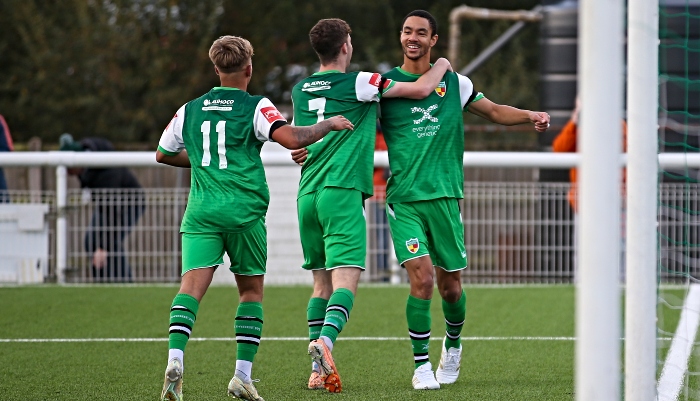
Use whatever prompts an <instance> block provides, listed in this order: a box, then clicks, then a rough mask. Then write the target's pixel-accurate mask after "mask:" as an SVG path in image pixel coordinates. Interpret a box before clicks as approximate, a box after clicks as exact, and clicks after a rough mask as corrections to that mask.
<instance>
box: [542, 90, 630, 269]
mask: <svg viewBox="0 0 700 401" xmlns="http://www.w3.org/2000/svg"><path fill="white" fill-rule="evenodd" d="M580 115H581V101H580V99H579V98H578V97H576V105H575V107H574V111H573V112H572V113H571V118H570V119H569V121H568V122H567V123H566V125H564V128H562V130H561V131H560V132H559V134H557V136H556V137H555V138H554V141H553V142H552V150H554V151H555V152H577V151H578V148H577V141H578V121H579V119H580ZM622 151H623V152H627V123H626V122H625V121H624V120H622ZM625 176H626V173H625V171H624V170H623V174H622V179H623V182H624V181H625V178H626V177H625ZM569 181H570V182H571V188H570V189H569V194H568V200H569V205H571V209H572V210H573V211H574V233H575V232H576V230H577V228H576V226H577V225H578V189H577V170H576V168H575V167H574V168H572V169H571V170H569ZM621 206H622V208H621V211H620V221H621V224H620V226H621V227H620V230H621V236H620V238H622V244H621V247H620V250H621V253H620V280H621V281H622V282H624V279H625V278H624V276H625V273H624V270H625V268H624V266H625V264H624V263H625V207H624V197H623V200H622V205H621ZM577 237H578V236H577V235H576V234H574V244H576V241H577ZM576 248H578V246H577V245H576ZM575 260H576V255H574V261H575ZM573 280H574V282H576V262H574V277H573Z"/></svg>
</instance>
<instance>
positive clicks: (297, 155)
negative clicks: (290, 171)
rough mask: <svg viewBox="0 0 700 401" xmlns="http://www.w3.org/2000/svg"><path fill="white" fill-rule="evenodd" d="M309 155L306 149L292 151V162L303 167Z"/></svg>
mask: <svg viewBox="0 0 700 401" xmlns="http://www.w3.org/2000/svg"><path fill="white" fill-rule="evenodd" d="M308 155H309V151H308V150H306V148H301V149H297V150H293V151H292V160H293V161H294V163H296V164H298V165H300V166H303V165H304V162H305V161H306V157H307V156H308Z"/></svg>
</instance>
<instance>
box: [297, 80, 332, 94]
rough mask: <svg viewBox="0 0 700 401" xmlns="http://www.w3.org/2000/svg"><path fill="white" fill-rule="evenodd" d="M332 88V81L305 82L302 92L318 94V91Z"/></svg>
mask: <svg viewBox="0 0 700 401" xmlns="http://www.w3.org/2000/svg"><path fill="white" fill-rule="evenodd" d="M330 88H331V83H330V81H313V82H305V83H304V85H303V86H302V87H301V90H302V91H304V92H316V91H322V90H328V89H330Z"/></svg>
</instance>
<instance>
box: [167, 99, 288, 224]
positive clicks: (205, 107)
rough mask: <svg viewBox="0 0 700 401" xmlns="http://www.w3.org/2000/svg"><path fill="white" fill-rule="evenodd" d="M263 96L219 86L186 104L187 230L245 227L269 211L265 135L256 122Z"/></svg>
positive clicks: (183, 132)
mask: <svg viewBox="0 0 700 401" xmlns="http://www.w3.org/2000/svg"><path fill="white" fill-rule="evenodd" d="M262 99H264V98H263V97H262V96H251V95H250V94H248V93H247V92H245V91H242V90H238V89H235V88H226V87H217V88H214V89H212V90H211V91H209V92H208V93H206V94H205V95H204V96H201V97H199V98H197V99H194V100H192V101H190V102H189V103H187V104H186V106H185V108H184V109H185V117H184V125H183V129H182V136H183V142H184V144H185V149H186V150H187V155H188V158H189V160H190V164H191V165H192V173H191V174H192V182H191V187H190V195H189V199H188V202H187V210H186V212H185V216H184V217H183V223H182V229H181V230H182V231H183V232H236V231H241V230H245V229H247V227H248V226H249V224H250V223H254V222H256V221H257V220H258V219H259V218H260V217H262V216H263V215H265V213H266V212H267V207H268V204H269V200H270V194H269V190H268V187H267V182H266V180H265V171H264V168H263V164H262V160H261V158H260V150H261V148H262V145H263V142H264V141H265V140H267V138H265V137H260V135H259V134H257V135H256V131H255V128H254V123H253V122H254V116H255V113H256V111H257V109H258V108H260V107H261V100H262ZM272 109H274V107H273V108H272ZM275 110H276V109H275ZM264 111H265V110H264V109H262V112H263V114H264Z"/></svg>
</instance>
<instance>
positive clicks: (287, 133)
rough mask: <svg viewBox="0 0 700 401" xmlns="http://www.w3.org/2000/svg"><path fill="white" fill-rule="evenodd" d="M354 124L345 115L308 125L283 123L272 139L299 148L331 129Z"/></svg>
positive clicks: (283, 144) (343, 127)
mask: <svg viewBox="0 0 700 401" xmlns="http://www.w3.org/2000/svg"><path fill="white" fill-rule="evenodd" d="M353 128H355V127H354V125H353V124H352V123H351V122H350V120H348V119H347V118H345V117H343V116H335V117H331V118H329V119H327V120H323V121H321V122H320V123H316V124H314V125H309V126H308V127H293V126H291V125H283V126H281V127H279V128H277V129H276V130H275V131H274V132H273V133H272V134H271V136H272V139H274V140H275V142H278V143H279V144H280V145H282V146H284V147H285V148H287V149H299V148H303V147H305V146H309V145H311V144H312V143H315V142H317V141H318V140H319V139H321V138H323V137H324V136H326V134H328V133H329V132H331V131H342V130H344V129H350V130H351V129H353Z"/></svg>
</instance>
